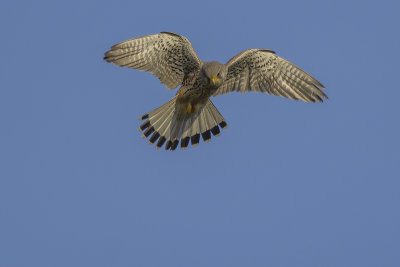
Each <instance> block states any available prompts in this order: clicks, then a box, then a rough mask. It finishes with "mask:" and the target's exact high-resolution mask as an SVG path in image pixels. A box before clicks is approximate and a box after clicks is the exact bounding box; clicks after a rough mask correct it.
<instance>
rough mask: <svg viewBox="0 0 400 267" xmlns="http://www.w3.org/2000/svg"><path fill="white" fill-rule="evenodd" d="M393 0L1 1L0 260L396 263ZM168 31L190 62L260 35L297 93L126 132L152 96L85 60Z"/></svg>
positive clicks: (399, 131) (161, 94) (144, 76)
mask: <svg viewBox="0 0 400 267" xmlns="http://www.w3.org/2000/svg"><path fill="white" fill-rule="evenodd" d="M399 10H400V4H399V2H398V1H343V0H336V1H317V0H315V1H259V2H257V1H237V2H235V1H221V2H218V1H198V2H195V1H173V0H171V1H103V0H101V1H100V0H99V1H81V0H79V1H77V0H71V1H6V2H4V3H2V7H1V10H0V28H1V42H0V48H1V54H2V59H1V63H0V68H1V69H0V76H1V79H0V85H1V86H0V123H1V128H0V164H1V168H0V176H1V178H0V254H1V255H0V266H4V267H14V266H18V267H20V266H21V267H22V266H29V267H32V266H39V267H46V266H49V267H64V266H65V267H71V266H74V267H79V266H85V267H87V266H96V267H103V266H118V267H124V266H134V267H136V266H137V267H150V266H154V267H160V266H163V267H169V266H171V267H176V266H184V267H191V266H199V267H202V266H207V267H214V266H216V267H217V266H218V267H221V266H228V267H236V266H238V267H239V266H255V267H258V266H260V267H261V266H274V267H280V266H304V267H309V266H340V267H345V266H351V267H354V266H363V267H367V266H388V267H389V266H390V267H391V266H393V267H397V266H400V208H399V206H400V181H399V179H400V173H399V160H400V156H399V149H400V142H399V136H400V123H399V122H400V120H399V114H400V113H399V105H398V101H399V97H400V88H399V83H398V77H399V61H400V56H399V55H400V53H399V47H400V35H399V27H400V19H399V15H398V13H399V12H398V11H399ZM160 31H172V32H176V33H179V34H182V35H184V36H186V37H187V38H189V40H191V42H192V44H193V46H194V48H195V50H196V51H197V53H198V55H199V57H200V58H201V59H202V60H204V61H209V60H217V61H220V62H223V63H225V62H226V61H227V60H229V59H230V58H231V57H232V56H234V55H236V54H237V53H239V52H241V51H242V50H244V49H248V48H266V49H272V50H275V51H276V52H277V54H278V55H280V56H282V57H283V58H286V59H288V60H290V61H292V62H293V63H295V64H296V65H298V66H300V67H301V68H303V69H304V70H306V71H307V72H309V73H310V74H311V75H313V76H314V77H316V78H317V79H318V80H319V81H321V82H322V83H323V84H324V85H325V86H326V87H327V90H326V91H325V92H326V93H327V94H328V96H329V100H327V101H326V102H324V103H323V104H309V103H304V102H299V101H293V100H288V99H285V98H282V97H277V96H270V95H265V94H261V93H248V94H245V95H242V94H239V93H232V94H229V95H224V96H219V97H216V98H213V99H212V100H213V102H214V103H215V105H216V106H217V108H218V109H219V111H220V112H221V114H222V115H223V116H224V117H225V119H226V121H227V122H228V124H229V127H228V129H227V130H224V131H222V134H221V136H219V137H216V138H213V139H212V141H211V142H210V143H201V144H200V145H199V146H198V147H189V149H187V150H186V151H181V150H180V149H178V150H177V151H175V152H169V151H168V152H166V151H164V150H155V148H154V146H150V145H148V144H147V141H146V140H144V139H142V138H141V137H140V135H141V134H140V132H138V130H137V128H138V126H139V125H140V122H139V121H138V118H139V116H141V115H143V114H144V113H146V112H148V111H150V110H152V109H154V108H157V107H158V106H160V105H161V104H163V103H165V102H167V101H168V100H169V99H170V98H171V97H173V95H174V93H175V92H174V91H169V90H167V89H166V88H165V87H164V86H163V85H162V84H160V82H159V81H158V79H156V78H155V77H153V76H152V75H151V74H148V73H145V72H140V71H137V70H132V69H124V68H120V67H116V66H114V65H112V64H108V63H106V62H104V61H103V59H102V58H103V53H104V52H105V51H107V50H108V49H109V48H110V46H111V45H113V44H115V43H118V42H121V41H124V40H126V39H130V38H133V37H139V36H142V35H147V34H153V33H158V32H160Z"/></svg>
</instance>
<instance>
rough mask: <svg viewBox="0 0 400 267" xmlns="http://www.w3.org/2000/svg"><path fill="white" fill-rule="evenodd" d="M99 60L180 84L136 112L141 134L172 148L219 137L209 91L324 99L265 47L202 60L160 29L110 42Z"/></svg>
mask: <svg viewBox="0 0 400 267" xmlns="http://www.w3.org/2000/svg"><path fill="white" fill-rule="evenodd" d="M104 60H106V61H107V62H112V63H114V64H115V65H118V66H121V67H128V68H133V69H138V70H142V71H147V72H150V73H152V74H153V75H155V76H156V77H157V78H158V79H159V80H160V81H161V83H163V84H164V85H165V86H166V87H168V88H169V89H171V90H172V89H174V88H176V87H177V86H179V85H180V88H179V90H178V91H177V93H176V95H175V97H173V98H172V99H171V100H170V101H168V102H167V103H165V104H164V105H162V106H161V107H159V108H157V109H155V110H153V111H151V112H149V113H147V114H145V115H143V116H141V117H140V119H141V120H143V121H144V123H143V124H142V125H141V126H140V127H139V130H140V131H143V137H145V138H147V137H149V136H150V135H151V137H150V139H149V143H150V144H154V143H156V148H160V147H162V146H163V145H164V144H165V149H166V150H175V149H176V148H177V147H178V145H179V141H180V146H181V148H182V149H185V148H187V146H188V145H189V141H190V143H191V144H192V145H193V146H196V145H198V144H199V142H200V136H201V137H202V138H203V140H204V141H205V142H208V141H210V140H211V134H212V135H214V136H218V135H219V134H220V129H219V127H221V128H222V129H224V128H226V127H227V123H226V122H225V119H224V118H223V117H222V115H221V114H220V113H219V111H218V110H217V108H216V107H215V106H214V104H213V103H212V102H211V100H210V97H211V96H217V95H222V94H226V93H229V92H233V91H237V92H242V93H244V92H248V91H254V92H263V93H268V94H274V95H278V96H283V97H287V98H290V99H294V100H298V99H300V100H303V101H305V102H315V101H319V102H322V99H323V98H328V97H327V96H326V95H325V94H324V93H323V92H322V90H321V89H325V87H324V86H323V85H322V84H321V83H320V82H318V81H317V80H316V79H315V78H313V77H311V76H310V75H309V74H308V73H306V72H305V71H303V70H302V69H300V68H299V67H297V66H295V65H294V64H292V63H290V62H289V61H287V60H285V59H283V58H281V57H279V56H277V55H276V54H275V52H274V51H271V50H267V49H247V50H245V51H243V52H241V53H239V54H238V55H236V56H234V57H233V58H231V59H230V60H229V61H228V62H227V63H226V64H221V63H219V62H216V61H210V62H203V61H201V60H200V59H199V57H198V56H197V54H196V52H195V51H194V49H193V47H192V44H191V43H190V42H189V40H188V39H187V38H185V37H184V36H181V35H179V34H176V33H171V32H161V33H159V34H152V35H147V36H142V37H139V38H134V39H130V40H127V41H124V42H121V43H119V44H116V45H114V46H112V47H111V49H110V50H109V51H107V52H106V53H105V57H104Z"/></svg>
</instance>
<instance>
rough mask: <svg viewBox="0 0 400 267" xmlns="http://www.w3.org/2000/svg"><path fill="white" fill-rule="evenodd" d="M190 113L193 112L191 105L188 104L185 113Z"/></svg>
mask: <svg viewBox="0 0 400 267" xmlns="http://www.w3.org/2000/svg"><path fill="white" fill-rule="evenodd" d="M192 112H193V109H192V105H191V104H190V103H189V104H188V106H187V108H186V113H192Z"/></svg>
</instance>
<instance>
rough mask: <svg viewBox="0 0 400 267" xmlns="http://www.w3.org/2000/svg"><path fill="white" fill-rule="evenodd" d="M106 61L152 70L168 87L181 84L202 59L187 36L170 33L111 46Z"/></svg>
mask: <svg viewBox="0 0 400 267" xmlns="http://www.w3.org/2000/svg"><path fill="white" fill-rule="evenodd" d="M104 60H106V61H107V62H112V63H114V64H116V65H118V66H121V67H128V68H134V69H139V70H143V71H147V72H151V73H152V74H154V75H155V76H156V77H157V78H159V79H160V81H161V82H162V83H163V84H165V86H167V87H168V88H169V89H174V88H175V87H177V86H178V85H180V84H181V83H182V81H183V79H184V77H185V75H187V74H188V73H190V72H193V71H194V70H196V69H199V68H200V64H201V61H200V59H199V57H198V56H197V54H196V52H195V51H194V50H193V47H192V44H191V43H190V42H189V40H188V39H186V38H185V37H183V36H181V35H178V34H175V33H170V32H161V33H160V34H153V35H147V36H143V37H139V38H135V39H130V40H127V41H124V42H122V43H119V44H116V45H114V46H112V47H111V50H110V51H108V52H106V53H105V57H104Z"/></svg>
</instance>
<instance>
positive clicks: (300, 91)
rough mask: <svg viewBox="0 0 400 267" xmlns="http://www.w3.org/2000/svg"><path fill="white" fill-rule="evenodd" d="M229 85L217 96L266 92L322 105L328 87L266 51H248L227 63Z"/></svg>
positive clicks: (225, 83)
mask: <svg viewBox="0 0 400 267" xmlns="http://www.w3.org/2000/svg"><path fill="white" fill-rule="evenodd" d="M226 66H227V68H228V73H227V77H226V80H225V82H224V83H223V84H222V85H221V87H220V88H218V90H217V91H216V92H215V93H214V96H216V95H218V94H226V93H229V92H233V91H240V92H242V93H244V92H247V91H256V92H264V93H269V94H274V95H278V96H284V97H288V98H291V99H294V100H297V99H301V100H303V101H306V102H315V100H317V101H319V102H322V98H328V97H327V96H326V95H325V94H324V93H323V92H322V91H321V89H325V87H324V86H323V85H322V84H321V83H320V82H318V81H317V80H316V79H314V78H313V77H311V76H310V75H309V74H308V73H306V72H305V71H303V70H302V69H300V68H299V67H297V66H295V65H294V64H292V63H290V62H289V61H287V60H285V59H283V58H281V57H278V56H277V55H275V52H273V51H271V50H266V49H248V50H245V51H243V52H241V53H240V54H238V55H236V56H235V57H233V58H232V59H231V60H229V61H228V63H226Z"/></svg>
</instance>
